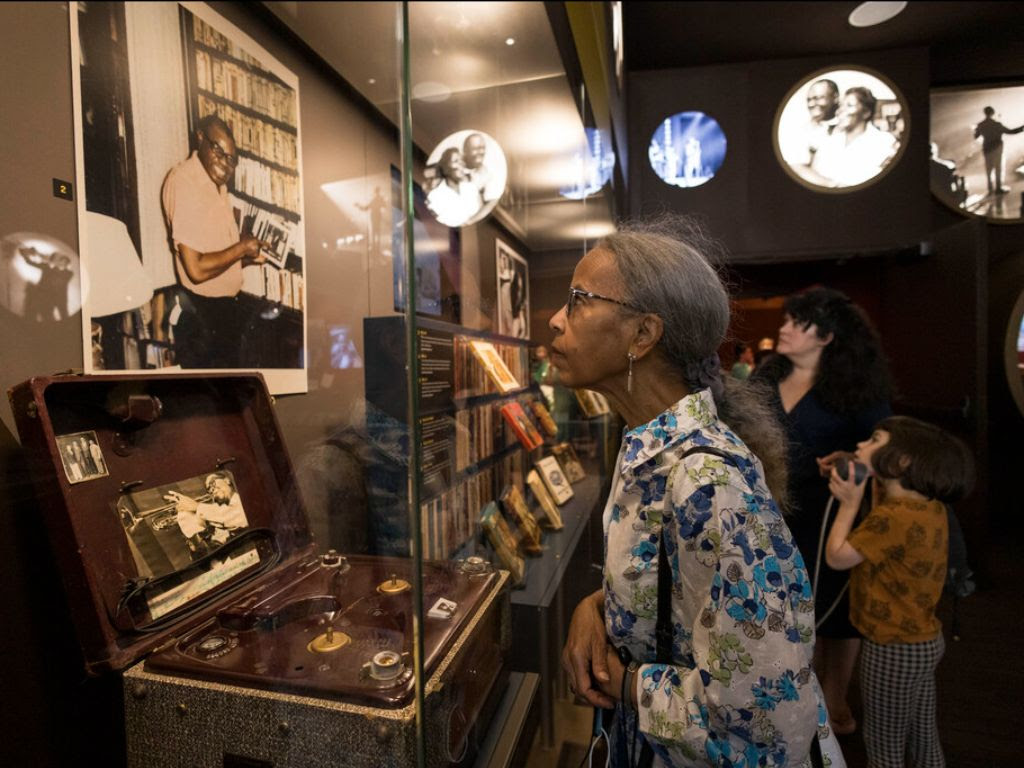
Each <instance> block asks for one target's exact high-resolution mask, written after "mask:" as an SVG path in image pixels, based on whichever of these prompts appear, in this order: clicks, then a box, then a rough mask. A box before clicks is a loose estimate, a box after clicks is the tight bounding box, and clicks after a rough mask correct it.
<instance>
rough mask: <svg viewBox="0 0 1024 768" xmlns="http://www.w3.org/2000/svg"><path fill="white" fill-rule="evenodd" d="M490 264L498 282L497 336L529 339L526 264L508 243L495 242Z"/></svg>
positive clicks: (528, 270)
mask: <svg viewBox="0 0 1024 768" xmlns="http://www.w3.org/2000/svg"><path fill="white" fill-rule="evenodd" d="M494 264H495V270H494V271H495V273H496V274H497V276H498V277H497V280H498V285H497V287H498V301H497V307H498V333H500V334H502V335H503V336H515V337H516V338H517V339H528V338H530V265H529V264H527V263H526V259H524V258H523V257H522V256H520V255H519V254H518V253H516V252H515V251H513V250H512V249H511V248H510V247H509V246H508V243H505V242H502V241H501V240H498V239H495V241H494Z"/></svg>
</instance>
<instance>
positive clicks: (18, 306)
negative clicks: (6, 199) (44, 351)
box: [0, 232, 81, 323]
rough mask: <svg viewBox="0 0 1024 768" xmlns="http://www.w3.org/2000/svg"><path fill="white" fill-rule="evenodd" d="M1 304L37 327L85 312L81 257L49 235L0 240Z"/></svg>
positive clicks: (15, 235)
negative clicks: (81, 311)
mask: <svg viewBox="0 0 1024 768" xmlns="http://www.w3.org/2000/svg"><path fill="white" fill-rule="evenodd" d="M0 304H2V305H3V306H4V308H6V309H7V310H9V311H10V312H12V313H14V314H15V315H19V316H21V317H24V318H25V319H26V320H31V321H34V322H37V323H55V322H59V321H61V320H66V319H67V318H68V317H69V316H71V315H73V314H75V313H76V312H78V310H79V309H80V308H81V290H80V287H79V269H78V254H76V253H75V251H74V250H73V249H72V248H71V247H70V246H69V245H67V244H66V243H63V242H61V241H60V240H57V239H55V238H52V237H50V236H49V235H43V234H38V233H35V232H15V233H13V234H10V235H7V236H6V237H4V238H3V239H2V240H0Z"/></svg>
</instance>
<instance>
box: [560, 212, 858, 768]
mask: <svg viewBox="0 0 1024 768" xmlns="http://www.w3.org/2000/svg"><path fill="white" fill-rule="evenodd" d="M709 247H711V244H710V242H709V241H707V240H706V239H705V238H703V237H702V236H701V235H700V234H699V233H698V232H696V231H695V230H694V229H693V228H692V227H691V226H689V225H688V224H686V223H685V222H676V221H673V220H665V221H662V222H659V223H658V224H655V225H648V226H645V227H643V228H631V229H624V230H622V231H619V232H618V233H616V234H613V235H610V236H608V237H606V238H604V239H603V240H602V241H600V242H599V243H598V245H597V246H596V247H595V248H594V249H593V250H591V251H590V252H589V253H587V254H586V256H584V257H583V259H582V260H581V261H580V262H579V264H578V265H577V266H576V270H575V272H574V273H573V280H572V287H571V288H570V289H569V299H568V301H567V302H566V304H565V306H564V307H563V308H562V309H560V310H559V311H558V313H557V314H555V315H554V317H552V319H551V321H550V325H551V328H552V329H553V330H554V332H555V338H554V341H553V343H552V344H551V358H552V362H553V363H554V364H555V365H556V366H558V368H559V371H560V372H561V375H562V381H563V382H564V383H565V384H566V386H569V387H586V388H590V389H594V390H597V391H599V392H602V393H604V394H605V396H606V397H607V398H608V400H609V402H610V403H611V405H612V406H613V408H614V409H615V410H616V411H617V412H618V413H619V414H620V415H621V416H622V417H623V419H624V420H625V422H626V431H625V432H624V434H623V440H622V447H621V449H620V452H619V457H618V462H617V465H616V468H615V471H614V474H613V477H612V486H611V492H610V495H609V498H608V502H607V505H606V507H605V512H604V530H605V561H604V584H603V588H602V589H600V590H598V591H597V592H595V593H593V594H592V595H590V596H588V597H587V598H585V599H584V600H582V601H581V602H580V604H579V606H577V608H576V610H575V612H574V614H573V618H572V622H571V624H570V627H569V632H568V638H567V641H566V644H565V649H564V651H563V654H562V664H563V666H564V667H565V669H566V671H567V673H568V676H569V681H570V685H571V687H572V689H573V690H574V691H575V693H576V694H577V696H579V697H582V698H584V699H586V700H587V701H589V702H590V703H591V704H593V705H594V706H597V707H601V708H605V709H612V708H614V710H615V715H614V720H613V724H612V726H611V728H610V735H609V741H610V754H611V764H612V765H615V766H636V765H639V766H646V765H652V764H657V765H668V766H682V765H686V766H718V765H730V766H755V765H757V766H783V765H785V766H810V765H819V764H821V760H822V749H824V751H825V753H826V754H828V755H829V756H830V757H831V760H832V762H831V764H832V765H833V766H836V765H843V762H842V756H841V752H840V751H839V748H838V745H837V744H836V742H835V739H834V737H833V736H832V735H831V734H830V733H829V730H828V726H827V714H826V712H825V707H824V704H823V703H822V696H821V693H820V690H819V687H818V683H817V679H816V678H815V676H814V672H813V669H812V667H811V658H812V649H813V645H814V603H813V600H812V597H811V586H810V583H809V582H808V579H807V571H806V569H805V567H804V563H803V560H802V559H801V557H800V554H799V552H798V550H797V549H796V547H795V545H794V543H793V537H792V535H791V534H790V532H789V529H788V528H787V527H786V523H785V522H784V521H783V519H782V515H781V514H780V512H779V508H778V505H777V504H776V501H775V498H777V497H778V496H779V494H781V493H782V488H783V487H784V485H785V455H784V450H785V444H784V437H783V433H782V431H781V429H780V427H779V426H778V424H777V422H776V420H775V419H774V418H773V416H772V414H771V411H770V410H769V408H768V406H767V405H766V400H765V398H764V396H763V395H762V393H761V392H760V391H759V390H758V389H757V388H755V387H751V386H749V385H741V384H739V383H738V382H732V381H729V380H727V379H723V378H722V376H721V372H720V366H719V362H718V355H717V349H718V347H719V345H720V343H721V342H722V340H723V338H724V336H725V332H726V329H727V326H728V323H729V300H728V294H727V292H726V290H725V288H724V286H723V285H722V282H721V280H720V279H719V277H718V275H717V273H716V272H715V270H714V269H713V268H712V267H711V266H710V265H709V263H708V261H707V260H706V258H705V257H704V256H703V255H702V252H705V251H706V250H707V249H708V248H709ZM773 491H774V493H775V494H776V496H775V497H773ZM816 736H817V737H819V739H816V738H815V737H816Z"/></svg>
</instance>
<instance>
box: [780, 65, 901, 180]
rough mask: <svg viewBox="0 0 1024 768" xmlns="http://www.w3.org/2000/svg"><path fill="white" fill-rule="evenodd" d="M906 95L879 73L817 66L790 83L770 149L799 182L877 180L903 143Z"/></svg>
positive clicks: (851, 68) (899, 153)
mask: <svg viewBox="0 0 1024 768" xmlns="http://www.w3.org/2000/svg"><path fill="white" fill-rule="evenodd" d="M909 120H910V115H909V111H908V109H907V104H906V100H905V99H904V98H903V96H902V95H901V94H900V93H898V92H897V91H896V88H895V86H893V85H892V84H891V83H890V82H888V81H887V80H885V79H883V77H882V76H881V75H879V74H876V73H873V72H869V71H868V70H865V69H859V68H854V67H844V68H842V69H829V70H821V71H818V72H815V73H814V74H812V75H810V76H809V77H807V78H806V79H804V80H803V81H801V82H800V83H799V84H798V85H797V86H796V87H795V88H793V89H792V90H791V91H790V92H789V94H787V96H786V98H785V99H784V100H783V102H782V106H781V107H780V108H779V112H778V114H777V115H776V118H775V130H774V136H773V138H774V142H775V153H776V155H777V156H778V158H779V162H781V163H782V167H783V168H784V169H785V170H786V172H787V173H789V175H790V176H792V177H793V178H794V179H796V180H797V181H798V182H800V183H801V184H803V185H804V186H807V187H810V188H811V189H814V190H819V191H829V192H850V191H853V190H855V189H861V188H862V187H866V186H868V185H869V184H872V183H873V182H875V181H877V180H878V179H879V178H881V177H882V176H883V175H885V173H886V172H888V170H889V169H890V168H892V167H893V166H894V165H895V164H896V162H897V161H898V160H899V157H900V155H901V154H902V152H903V148H904V146H905V145H906V143H907V137H908V133H909V128H910V125H909Z"/></svg>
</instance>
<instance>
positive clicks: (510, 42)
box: [505, 37, 516, 45]
mask: <svg viewBox="0 0 1024 768" xmlns="http://www.w3.org/2000/svg"><path fill="white" fill-rule="evenodd" d="M515 44H516V39H515V38H514V37H506V38H505V45H515Z"/></svg>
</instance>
